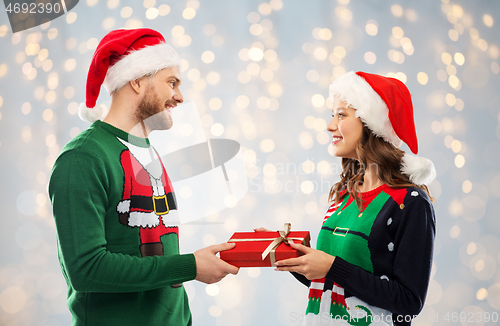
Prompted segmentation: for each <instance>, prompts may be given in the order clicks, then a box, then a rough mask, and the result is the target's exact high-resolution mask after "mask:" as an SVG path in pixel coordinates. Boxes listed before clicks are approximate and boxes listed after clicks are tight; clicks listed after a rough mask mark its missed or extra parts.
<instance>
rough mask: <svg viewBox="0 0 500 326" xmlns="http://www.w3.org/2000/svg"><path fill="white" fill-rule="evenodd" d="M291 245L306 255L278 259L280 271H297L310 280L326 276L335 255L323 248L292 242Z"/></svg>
mask: <svg viewBox="0 0 500 326" xmlns="http://www.w3.org/2000/svg"><path fill="white" fill-rule="evenodd" d="M290 246H291V247H292V248H294V249H296V250H298V251H300V252H303V253H304V254H305V255H303V256H300V257H298V258H289V259H284V260H280V261H277V262H276V263H275V265H276V266H277V268H276V270H278V271H288V272H297V273H299V274H302V275H304V276H305V277H306V278H307V279H308V280H315V279H318V278H323V277H325V276H326V274H327V273H328V271H329V270H330V267H331V266H332V264H333V261H334V260H335V257H334V256H331V255H329V254H327V253H326V252H323V251H321V250H316V249H312V248H309V247H306V246H304V245H302V244H297V243H292V242H290Z"/></svg>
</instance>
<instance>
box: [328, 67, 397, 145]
mask: <svg viewBox="0 0 500 326" xmlns="http://www.w3.org/2000/svg"><path fill="white" fill-rule="evenodd" d="M335 97H338V98H339V100H341V101H343V102H346V103H347V105H348V106H350V107H352V108H353V109H355V110H356V113H355V114H356V117H359V118H360V119H361V120H362V121H363V122H364V123H365V124H366V126H367V127H368V128H370V130H371V131H372V132H373V133H374V134H375V135H376V136H379V137H382V138H383V139H384V140H385V141H387V142H389V143H391V144H393V145H395V146H396V147H399V146H401V144H402V141H401V139H399V137H398V136H397V135H396V132H395V131H394V129H393V128H392V124H391V121H390V120H389V109H388V108H387V105H386V104H385V102H384V101H383V100H382V98H381V97H380V96H379V95H378V94H377V92H375V90H373V88H372V87H371V86H370V84H368V83H367V82H366V80H365V79H364V78H363V77H361V76H359V75H357V74H356V73H355V72H354V71H350V72H347V73H345V74H343V75H341V76H339V77H338V78H337V79H335V81H334V82H333V83H332V84H331V85H330V100H331V101H332V103H333V101H334V98H335Z"/></svg>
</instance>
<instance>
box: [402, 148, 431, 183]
mask: <svg viewBox="0 0 500 326" xmlns="http://www.w3.org/2000/svg"><path fill="white" fill-rule="evenodd" d="M401 165H402V166H401V172H403V173H404V174H406V175H407V176H409V177H410V181H411V182H413V183H415V184H417V185H423V184H429V183H431V182H432V180H434V178H436V169H435V168H434V164H433V163H432V161H431V160H429V159H426V158H424V157H418V156H415V155H411V154H405V155H404V156H403V160H402V164H401Z"/></svg>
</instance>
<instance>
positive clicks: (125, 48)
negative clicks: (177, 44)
mask: <svg viewBox="0 0 500 326" xmlns="http://www.w3.org/2000/svg"><path fill="white" fill-rule="evenodd" d="M173 66H178V67H180V66H181V59H180V57H179V55H178V54H177V52H176V51H175V50H174V49H173V48H172V47H171V46H170V45H168V44H166V43H165V39H164V38H163V36H162V35H161V34H160V33H158V32H157V31H154V30H152V29H149V28H138V29H118V30H115V31H111V32H109V33H108V34H107V35H106V36H104V38H103V39H102V40H101V42H100V43H99V45H98V46H97V49H96V51H95V53H94V56H93V58H92V62H91V64H90V68H89V73H88V76H87V89H86V101H85V103H82V104H80V106H79V108H78V115H79V116H80V118H82V119H83V120H86V121H89V122H94V121H96V120H98V119H101V118H102V117H103V109H102V107H101V106H100V105H98V106H96V102H97V98H98V97H99V92H100V90H101V85H104V88H106V90H107V91H108V93H109V94H111V93H113V92H114V91H116V90H119V89H120V88H122V87H123V86H124V85H125V84H127V83H128V82H129V81H131V80H134V79H137V78H140V77H143V76H146V75H153V74H155V73H157V72H158V71H160V70H162V69H164V68H170V67H173Z"/></svg>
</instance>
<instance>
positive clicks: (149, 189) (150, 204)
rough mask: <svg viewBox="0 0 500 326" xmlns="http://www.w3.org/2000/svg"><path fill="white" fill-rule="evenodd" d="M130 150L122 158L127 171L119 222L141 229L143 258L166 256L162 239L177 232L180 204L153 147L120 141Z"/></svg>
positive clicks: (119, 206) (119, 210) (119, 208)
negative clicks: (178, 205)
mask: <svg viewBox="0 0 500 326" xmlns="http://www.w3.org/2000/svg"><path fill="white" fill-rule="evenodd" d="M117 139H118V140H120V142H122V144H123V145H125V146H126V147H127V149H125V150H123V151H122V153H121V155H120V163H121V165H122V168H123V172H124V182H123V195H122V200H120V201H119V202H118V205H117V207H116V210H117V212H118V216H119V220H120V223H122V224H123V225H127V226H129V227H138V228H140V238H141V245H140V251H141V256H142V257H145V256H163V244H162V242H161V236H163V235H166V234H169V233H176V234H177V236H178V235H179V229H178V226H176V225H172V224H174V223H175V224H177V223H178V221H179V218H178V215H177V204H176V200H175V194H174V190H173V188H172V184H171V182H170V179H169V178H168V175H167V172H166V170H165V167H164V166H163V163H162V162H161V160H160V158H159V156H158V154H157V153H156V152H155V150H154V149H153V147H151V146H149V147H147V148H145V147H139V146H135V145H133V144H130V143H128V142H126V141H123V140H121V139H119V138H117Z"/></svg>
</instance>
